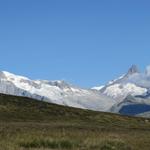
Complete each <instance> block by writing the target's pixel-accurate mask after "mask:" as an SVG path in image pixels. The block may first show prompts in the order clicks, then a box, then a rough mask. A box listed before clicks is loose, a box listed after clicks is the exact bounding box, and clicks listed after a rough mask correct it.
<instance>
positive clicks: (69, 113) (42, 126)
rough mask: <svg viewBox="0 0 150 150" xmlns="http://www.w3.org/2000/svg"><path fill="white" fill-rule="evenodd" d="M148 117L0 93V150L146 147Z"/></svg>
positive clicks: (138, 149)
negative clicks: (98, 110)
mask: <svg viewBox="0 0 150 150" xmlns="http://www.w3.org/2000/svg"><path fill="white" fill-rule="evenodd" d="M149 147H150V120H149V119H145V118H134V117H128V116H120V115H115V114H111V113H103V112H95V111H89V110H81V109H76V108H70V107H64V106H59V105H55V104H49V103H45V102H40V101H37V100H33V99H29V98H23V97H16V96H9V95H3V94H0V150H68V149H69V150H141V149H142V150H149Z"/></svg>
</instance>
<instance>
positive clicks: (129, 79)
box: [94, 65, 150, 102]
mask: <svg viewBox="0 0 150 150" xmlns="http://www.w3.org/2000/svg"><path fill="white" fill-rule="evenodd" d="M149 88H150V67H147V68H146V71H145V72H144V73H141V72H140V71H139V70H138V68H137V66H135V65H133V66H132V67H131V68H130V69H129V70H128V72H127V73H126V74H125V75H122V76H121V77H119V78H118V79H115V80H112V81H110V82H108V84H107V85H105V86H104V87H102V88H100V90H99V91H100V92H101V93H103V94H105V95H107V96H109V97H111V98H114V99H116V101H118V102H121V101H122V100H124V99H125V98H126V97H127V96H128V95H132V96H136V95H143V94H145V93H147V91H148V90H149ZM94 89H99V88H98V87H96V88H94Z"/></svg>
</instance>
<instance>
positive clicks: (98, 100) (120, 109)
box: [0, 65, 150, 117]
mask: <svg viewBox="0 0 150 150" xmlns="http://www.w3.org/2000/svg"><path fill="white" fill-rule="evenodd" d="M0 93H3V94H9V95H15V96H23V97H29V98H34V99H37V100H40V101H46V102H49V103H55V104H59V105H65V106H71V107H77V108H82V109H90V110H96V111H104V112H113V113H120V114H124V115H134V116H146V117H149V116H150V67H147V68H146V70H145V72H140V71H139V69H138V67H137V66H136V65H132V66H131V68H129V70H128V71H127V73H125V74H124V75H122V76H120V77H119V78H117V79H115V80H112V81H109V82H108V83H107V84H106V85H104V86H99V87H93V88H91V89H83V88H80V87H77V86H74V85H72V84H69V83H67V82H65V81H60V80H57V81H48V80H31V79H29V78H27V77H23V76H18V75H15V74H12V73H9V72H6V71H1V72H0Z"/></svg>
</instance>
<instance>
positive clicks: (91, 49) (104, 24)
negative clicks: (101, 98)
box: [0, 0, 150, 87]
mask: <svg viewBox="0 0 150 150" xmlns="http://www.w3.org/2000/svg"><path fill="white" fill-rule="evenodd" d="M132 64H137V65H138V66H139V67H140V68H141V69H144V67H145V66H146V65H148V64H150V1H149V0H0V70H6V71H9V72H13V73H15V74H19V75H24V76H28V77H30V78H31V79H49V80H55V79H56V80H57V79H61V80H62V79H63V80H66V81H69V82H71V83H73V84H75V85H80V86H82V87H92V86H95V85H101V84H104V83H106V82H107V81H109V80H111V79H114V78H116V77H118V76H119V75H121V74H122V73H125V72H126V71H127V69H128V68H129V67H130V66H131V65H132Z"/></svg>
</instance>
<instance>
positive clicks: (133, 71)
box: [127, 65, 140, 76]
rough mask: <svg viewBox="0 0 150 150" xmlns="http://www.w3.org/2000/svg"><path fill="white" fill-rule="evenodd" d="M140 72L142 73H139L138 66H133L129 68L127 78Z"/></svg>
mask: <svg viewBox="0 0 150 150" xmlns="http://www.w3.org/2000/svg"><path fill="white" fill-rule="evenodd" d="M139 72H140V71H139V69H138V67H137V65H132V66H131V67H130V68H129V70H128V72H127V76H128V75H132V74H135V73H139Z"/></svg>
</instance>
